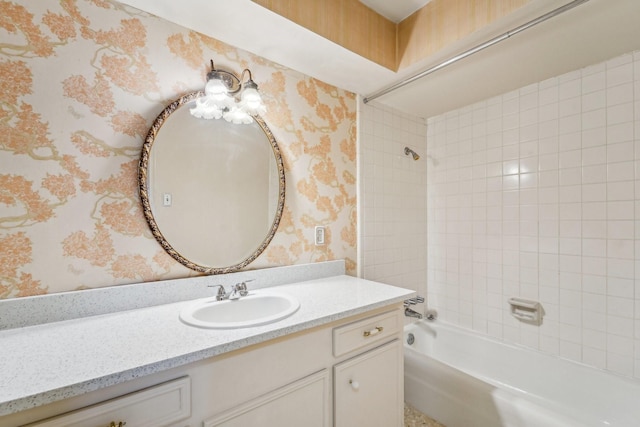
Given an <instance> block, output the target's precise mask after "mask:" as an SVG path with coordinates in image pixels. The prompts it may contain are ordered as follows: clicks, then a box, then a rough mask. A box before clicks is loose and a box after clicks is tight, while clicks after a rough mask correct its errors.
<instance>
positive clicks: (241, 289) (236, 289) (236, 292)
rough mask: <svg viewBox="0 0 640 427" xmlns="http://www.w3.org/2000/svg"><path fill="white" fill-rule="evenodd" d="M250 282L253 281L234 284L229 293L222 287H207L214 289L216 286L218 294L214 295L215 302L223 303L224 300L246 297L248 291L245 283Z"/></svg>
mask: <svg viewBox="0 0 640 427" xmlns="http://www.w3.org/2000/svg"><path fill="white" fill-rule="evenodd" d="M251 281H253V279H251V280H245V281H244V282H240V283H236V284H235V285H233V286H231V292H229V293H227V291H226V290H225V289H224V286H223V285H209V287H210V288H212V287H216V286H217V287H218V292H217V293H216V300H217V301H223V300H226V299H231V300H235V299H239V298H240V297H246V296H247V295H249V290H248V289H247V282H251Z"/></svg>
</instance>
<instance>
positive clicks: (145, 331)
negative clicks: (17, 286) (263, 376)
mask: <svg viewBox="0 0 640 427" xmlns="http://www.w3.org/2000/svg"><path fill="white" fill-rule="evenodd" d="M270 289H273V290H275V289H277V290H280V291H282V292H286V293H288V294H290V295H293V296H294V297H296V298H297V299H298V300H299V301H300V308H299V309H298V311H297V312H295V313H294V314H293V315H291V316H290V317H288V318H286V319H283V320H280V321H278V322H275V323H271V324H268V325H263V326H257V327H250V328H242V329H231V330H220V329H217V330H214V329H203V328H197V327H193V326H189V325H186V324H184V323H183V322H181V321H180V319H179V317H178V315H179V313H180V310H182V309H183V308H184V307H185V306H187V305H189V304H192V303H193V301H182V302H176V303H170V304H164V305H158V306H153V307H146V308H140V309H135V310H128V311H121V312H116V313H111V314H103V315H98V316H91V317H84V318H80V319H73V320H65V321H59V322H54V323H47V324H42V325H36V326H29V327H23V328H14V329H8V330H5V331H0V416H2V415H7V414H11V413H15V412H19V411H22V410H26V409H29V408H33V407H36V406H40V405H44V404H47V403H51V402H55V401H58V400H62V399H66V398H70V397H73V396H78V395H81V394H83V393H87V392H90V391H94V390H98V389H101V388H104V387H107V386H110V385H114V384H119V383H122V382H125V381H128V380H132V379H134V378H140V377H143V376H145V375H149V374H153V373H156V372H161V371H164V370H167V369H171V368H174V367H178V366H182V365H185V364H188V363H192V362H196V361H199V360H202V359H206V358H209V357H212V356H216V355H220V354H223V353H226V352H229V351H233V350H237V349H240V348H243V347H246V346H249V345H252V344H257V343H261V342H264V341H267V340H270V339H273V338H277V337H281V336H284V335H287V334H290V333H294V332H298V331H303V330H305V329H309V328H312V327H315V326H320V325H324V324H327V323H330V322H333V321H336V320H340V319H344V318H347V317H350V316H353V315H357V314H361V313H364V312H367V311H369V310H372V309H376V308H380V307H384V306H386V305H390V304H395V303H398V302H401V301H403V300H405V299H407V298H409V297H411V296H413V295H414V293H415V292H413V291H411V290H408V289H403V288H398V287H394V286H390V285H385V284H382V283H378V282H372V281H368V280H364V279H359V278H355V277H351V276H346V275H340V276H334V277H329V278H323V279H316V280H309V281H304V282H298V283H294V284H287V285H280V286H274V287H271V288H270Z"/></svg>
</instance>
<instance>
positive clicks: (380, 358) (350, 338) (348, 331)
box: [333, 310, 404, 427]
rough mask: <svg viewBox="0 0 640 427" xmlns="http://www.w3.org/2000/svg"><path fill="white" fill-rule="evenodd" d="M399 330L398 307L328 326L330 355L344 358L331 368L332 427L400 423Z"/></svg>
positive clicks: (402, 394)
mask: <svg viewBox="0 0 640 427" xmlns="http://www.w3.org/2000/svg"><path fill="white" fill-rule="evenodd" d="M401 331H402V317H401V316H400V314H399V313H398V311H397V310H396V311H391V312H386V313H382V314H379V315H377V316H372V317H368V318H365V319H362V320H358V321H356V322H353V323H350V324H347V325H344V326H340V327H337V328H335V329H334V330H333V349H334V354H335V355H336V356H343V355H348V356H349V358H348V359H346V360H344V361H342V362H340V363H338V364H336V365H335V366H334V368H333V371H334V420H335V427H352V426H367V427H376V426H379V427H390V426H401V425H403V415H404V405H403V402H404V383H403V363H404V361H403V355H402V349H403V347H402V341H401V340H400V337H399V336H398V335H399V333H401ZM372 345H374V346H377V347H375V348H374V349H371V350H367V349H369V348H371V346H372ZM363 349H364V350H366V351H363Z"/></svg>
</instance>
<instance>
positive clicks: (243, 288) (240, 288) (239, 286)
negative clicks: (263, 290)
mask: <svg viewBox="0 0 640 427" xmlns="http://www.w3.org/2000/svg"><path fill="white" fill-rule="evenodd" d="M252 280H253V279H252ZM252 280H245V281H244V282H240V283H236V284H235V285H233V288H232V289H233V292H238V293H239V294H240V296H243V297H246V296H247V295H248V294H249V291H248V290H247V282H251V281H252Z"/></svg>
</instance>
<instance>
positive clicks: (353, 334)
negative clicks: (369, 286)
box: [333, 310, 401, 357]
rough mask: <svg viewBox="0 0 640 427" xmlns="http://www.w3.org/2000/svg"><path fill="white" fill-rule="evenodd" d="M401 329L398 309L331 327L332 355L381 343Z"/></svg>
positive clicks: (340, 354) (338, 355) (339, 354)
mask: <svg viewBox="0 0 640 427" xmlns="http://www.w3.org/2000/svg"><path fill="white" fill-rule="evenodd" d="M400 329H401V319H400V311H399V310H394V311H390V312H387V313H383V314H379V315H377V316H373V317H369V318H367V319H362V320H358V321H357V322H353V323H350V324H348V325H344V326H340V327H338V328H334V329H333V355H334V356H335V357H340V356H342V355H343V354H347V353H349V352H351V351H353V350H357V349H359V348H362V347H365V346H368V345H370V344H374V343H381V342H383V341H384V340H386V339H388V338H389V337H390V336H393V335H395V334H397V333H398V332H399V331H400Z"/></svg>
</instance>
